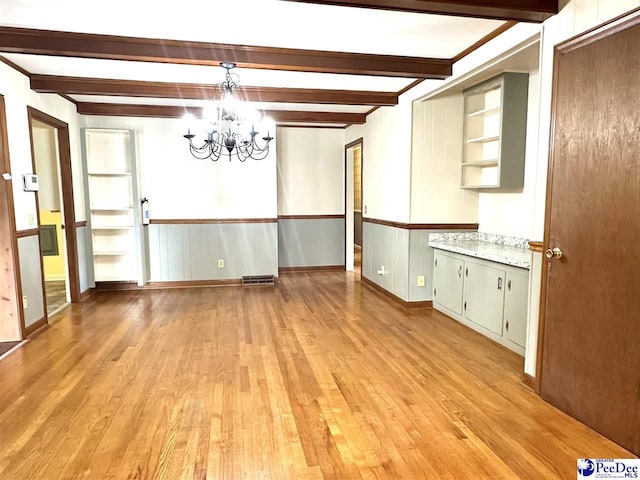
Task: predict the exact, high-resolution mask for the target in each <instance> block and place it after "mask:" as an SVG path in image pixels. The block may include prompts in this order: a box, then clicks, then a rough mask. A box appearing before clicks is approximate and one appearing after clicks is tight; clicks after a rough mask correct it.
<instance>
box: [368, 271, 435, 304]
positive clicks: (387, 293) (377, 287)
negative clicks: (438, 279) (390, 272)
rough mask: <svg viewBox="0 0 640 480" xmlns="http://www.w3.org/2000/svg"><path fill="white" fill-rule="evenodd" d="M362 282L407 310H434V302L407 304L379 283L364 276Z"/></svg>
mask: <svg viewBox="0 0 640 480" xmlns="http://www.w3.org/2000/svg"><path fill="white" fill-rule="evenodd" d="M361 281H362V283H364V284H365V285H367V286H368V287H371V288H372V289H373V290H375V291H376V292H378V293H381V294H382V295H383V296H384V297H385V298H387V299H388V300H391V301H393V302H394V303H395V304H397V305H399V306H400V307H402V308H404V309H405V310H429V309H432V308H433V302H432V301H431V300H426V301H423V302H407V301H406V300H403V299H402V298H400V297H398V296H397V295H395V294H393V293H391V292H390V291H388V290H385V289H384V288H382V287H381V286H380V285H378V284H377V283H375V282H372V281H371V280H369V279H368V278H367V277H365V276H364V275H362V276H361Z"/></svg>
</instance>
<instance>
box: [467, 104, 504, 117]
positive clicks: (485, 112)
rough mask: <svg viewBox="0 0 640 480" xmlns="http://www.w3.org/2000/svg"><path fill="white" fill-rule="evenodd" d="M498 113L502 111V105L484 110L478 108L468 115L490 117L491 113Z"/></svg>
mask: <svg viewBox="0 0 640 480" xmlns="http://www.w3.org/2000/svg"><path fill="white" fill-rule="evenodd" d="M496 113H500V107H499V106H498V107H490V108H483V109H482V110H476V111H475V112H471V113H468V114H467V117H469V118H475V117H489V116H491V115H495V114H496Z"/></svg>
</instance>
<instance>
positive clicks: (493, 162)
mask: <svg viewBox="0 0 640 480" xmlns="http://www.w3.org/2000/svg"><path fill="white" fill-rule="evenodd" d="M462 166H463V167H479V168H484V167H497V166H498V160H481V161H479V162H465V163H463V164H462Z"/></svg>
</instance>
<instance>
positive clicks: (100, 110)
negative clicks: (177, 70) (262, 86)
mask: <svg viewBox="0 0 640 480" xmlns="http://www.w3.org/2000/svg"><path fill="white" fill-rule="evenodd" d="M78 113H80V114H82V115H106V116H117V117H156V118H182V117H184V115H185V114H187V113H189V114H191V115H193V116H195V117H197V118H202V108H201V107H177V106H168V105H132V104H121V103H87V102H78ZM264 115H266V116H268V117H270V118H271V119H272V120H273V121H274V122H276V123H285V122H296V123H332V124H335V123H343V124H347V123H352V124H362V123H364V122H365V120H366V118H365V114H364V113H343V112H304V111H289V110H265V111H264Z"/></svg>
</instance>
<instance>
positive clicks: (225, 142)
mask: <svg viewBox="0 0 640 480" xmlns="http://www.w3.org/2000/svg"><path fill="white" fill-rule="evenodd" d="M220 66H221V67H222V68H224V69H225V70H226V71H227V72H226V73H225V76H224V81H223V82H222V83H220V84H219V85H218V89H219V90H220V94H221V96H220V100H219V102H218V103H217V104H216V105H213V106H211V107H206V108H204V109H203V117H204V118H203V121H204V123H205V125H204V131H205V135H206V136H205V139H204V143H203V144H202V146H200V147H198V146H197V145H194V138H195V134H193V133H191V128H190V126H189V125H188V128H187V134H186V135H184V138H186V139H187V140H188V141H189V151H190V152H191V155H193V156H194V157H195V158H197V159H199V160H205V159H207V158H209V159H211V160H212V161H214V162H217V161H218V160H219V159H220V157H221V156H222V155H228V156H229V161H231V158H232V157H233V156H236V157H237V158H238V160H240V161H241V162H244V161H246V160H247V159H248V158H251V159H253V160H264V159H265V158H267V156H268V155H269V142H271V140H273V137H272V136H270V134H269V130H268V129H267V135H266V136H265V137H262V140H263V141H264V143H263V145H262V146H259V145H258V141H257V140H256V137H257V136H258V135H259V132H258V131H256V129H255V127H256V125H260V124H262V126H263V127H265V126H267V125H265V124H269V123H271V122H270V121H269V120H267V119H264V118H263V119H262V120H261V119H260V116H259V114H258V113H257V112H256V111H251V110H249V109H247V108H246V105H244V104H242V102H240V101H238V99H237V97H236V89H237V88H238V83H239V81H240V78H239V77H238V75H235V74H232V73H231V70H232V69H234V68H235V67H236V64H235V63H232V62H221V63H220ZM187 120H188V121H190V122H191V121H193V117H192V116H187ZM267 128H268V127H267Z"/></svg>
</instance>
